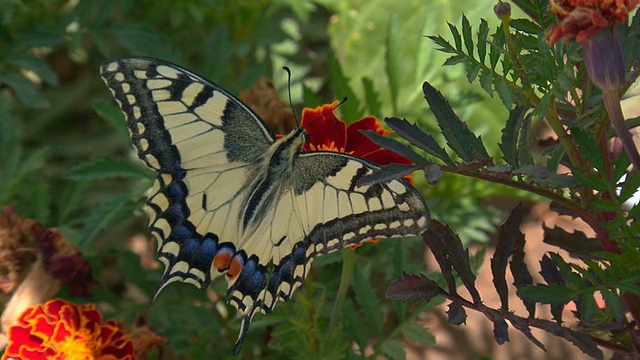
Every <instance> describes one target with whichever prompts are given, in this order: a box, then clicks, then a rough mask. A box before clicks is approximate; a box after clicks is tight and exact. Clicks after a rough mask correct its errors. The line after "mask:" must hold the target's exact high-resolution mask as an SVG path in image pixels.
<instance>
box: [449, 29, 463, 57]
mask: <svg viewBox="0 0 640 360" xmlns="http://www.w3.org/2000/svg"><path fill="white" fill-rule="evenodd" d="M447 25H449V30H450V31H451V35H452V36H453V42H454V43H455V44H456V50H458V53H462V38H461V37H460V32H459V31H458V29H457V28H456V27H455V25H453V24H451V23H447Z"/></svg>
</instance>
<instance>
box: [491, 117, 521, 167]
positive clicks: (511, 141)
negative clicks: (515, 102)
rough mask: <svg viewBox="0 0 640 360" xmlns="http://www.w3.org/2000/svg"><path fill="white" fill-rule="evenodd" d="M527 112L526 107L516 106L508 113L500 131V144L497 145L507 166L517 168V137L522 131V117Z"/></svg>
mask: <svg viewBox="0 0 640 360" xmlns="http://www.w3.org/2000/svg"><path fill="white" fill-rule="evenodd" d="M526 112H527V108H526V107H521V106H516V107H515V108H514V109H513V110H511V111H509V118H508V119H507V123H506V125H505V127H504V128H503V129H502V140H501V141H502V142H501V143H500V144H499V145H498V146H499V147H500V150H502V154H503V155H504V160H505V161H506V162H507V164H509V165H512V166H514V167H517V166H518V164H517V147H518V135H519V134H520V130H521V129H522V123H523V122H524V115H525V114H526Z"/></svg>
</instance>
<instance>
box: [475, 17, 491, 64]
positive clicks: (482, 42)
mask: <svg viewBox="0 0 640 360" xmlns="http://www.w3.org/2000/svg"><path fill="white" fill-rule="evenodd" d="M487 34H489V23H487V20H485V19H480V26H479V27H478V45H477V49H478V61H479V62H480V63H481V64H484V59H485V58H486V56H487ZM485 72H486V73H489V74H491V72H489V71H485Z"/></svg>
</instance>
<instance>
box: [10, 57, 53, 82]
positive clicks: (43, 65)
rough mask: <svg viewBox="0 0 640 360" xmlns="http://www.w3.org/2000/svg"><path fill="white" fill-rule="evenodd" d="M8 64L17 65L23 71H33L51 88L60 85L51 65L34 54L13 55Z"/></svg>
mask: <svg viewBox="0 0 640 360" xmlns="http://www.w3.org/2000/svg"><path fill="white" fill-rule="evenodd" d="M6 62H7V63H9V64H13V65H16V66H18V67H20V68H22V69H25V70H29V71H33V73H35V74H36V75H38V77H39V78H40V79H42V81H44V82H45V83H46V84H48V85H51V86H56V85H58V76H57V75H56V73H55V72H54V71H53V70H52V69H51V67H50V66H49V64H48V63H47V62H46V61H45V60H43V59H41V58H39V57H37V56H35V55H32V54H27V53H17V54H13V55H11V56H10V57H9V58H8V59H6Z"/></svg>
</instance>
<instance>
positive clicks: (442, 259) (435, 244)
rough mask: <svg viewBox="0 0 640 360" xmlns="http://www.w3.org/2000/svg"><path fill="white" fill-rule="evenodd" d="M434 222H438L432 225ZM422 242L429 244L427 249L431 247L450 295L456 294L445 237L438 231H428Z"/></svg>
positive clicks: (423, 235) (424, 234)
mask: <svg viewBox="0 0 640 360" xmlns="http://www.w3.org/2000/svg"><path fill="white" fill-rule="evenodd" d="M434 222H436V221H432V223H431V224H433V223H434ZM422 240H423V241H424V242H425V244H427V247H429V249H430V250H431V252H432V253H433V256H434V257H435V258H436V261H437V262H438V266H440V271H441V272H442V277H443V278H444V280H445V281H446V283H447V288H448V291H449V294H452V295H453V294H456V289H457V285H456V279H455V278H454V277H453V272H452V271H451V270H452V266H451V262H449V259H448V254H447V251H446V248H445V244H444V241H443V236H442V235H441V234H439V233H438V232H436V231H432V230H431V229H427V230H426V231H425V232H423V233H422Z"/></svg>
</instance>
